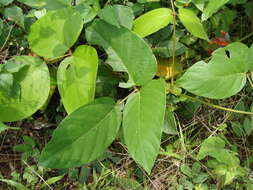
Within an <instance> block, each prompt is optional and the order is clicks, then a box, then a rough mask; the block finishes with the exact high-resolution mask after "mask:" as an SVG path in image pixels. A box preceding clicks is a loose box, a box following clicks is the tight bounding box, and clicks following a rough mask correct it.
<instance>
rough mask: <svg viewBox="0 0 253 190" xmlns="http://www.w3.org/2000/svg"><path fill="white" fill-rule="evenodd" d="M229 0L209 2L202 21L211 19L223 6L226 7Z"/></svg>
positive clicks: (212, 0)
mask: <svg viewBox="0 0 253 190" xmlns="http://www.w3.org/2000/svg"><path fill="white" fill-rule="evenodd" d="M228 1H229V0H211V1H208V4H207V6H206V8H205V9H204V11H203V14H202V17H201V20H202V21H205V20H207V19H208V18H210V17H211V16H212V15H213V14H214V13H216V12H217V11H218V10H219V9H220V8H221V7H222V6H223V5H225V4H226V3H227V2H228Z"/></svg>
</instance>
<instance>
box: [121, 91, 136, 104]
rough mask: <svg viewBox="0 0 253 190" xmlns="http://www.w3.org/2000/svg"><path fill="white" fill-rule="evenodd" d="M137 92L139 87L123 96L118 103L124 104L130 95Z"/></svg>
mask: <svg viewBox="0 0 253 190" xmlns="http://www.w3.org/2000/svg"><path fill="white" fill-rule="evenodd" d="M135 92H138V89H137V88H134V90H133V91H132V92H131V93H130V94H128V95H127V96H126V97H125V98H123V99H122V100H121V101H120V102H119V103H118V104H122V103H123V102H125V101H126V100H127V99H128V98H129V96H131V95H132V94H134V93H135Z"/></svg>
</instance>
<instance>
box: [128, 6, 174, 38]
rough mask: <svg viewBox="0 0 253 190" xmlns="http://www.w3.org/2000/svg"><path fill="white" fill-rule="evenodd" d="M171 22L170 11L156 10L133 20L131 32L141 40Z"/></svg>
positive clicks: (164, 9)
mask: <svg viewBox="0 0 253 190" xmlns="http://www.w3.org/2000/svg"><path fill="white" fill-rule="evenodd" d="M172 20H173V16H172V11H171V10H170V9H168V8H158V9H154V10H152V11H149V12H147V13H145V14H143V15H141V16H140V17H138V18H137V19H135V20H134V25H133V31H134V32H135V33H136V34H138V35H139V36H141V37H142V38H144V37H146V36H148V35H150V34H153V33H155V32H157V31H158V30H160V29H162V28H164V27H165V26H167V25H168V24H169V23H171V22H172Z"/></svg>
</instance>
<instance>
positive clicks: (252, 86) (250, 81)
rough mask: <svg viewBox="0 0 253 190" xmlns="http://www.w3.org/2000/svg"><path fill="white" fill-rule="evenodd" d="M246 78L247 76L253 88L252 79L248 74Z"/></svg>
mask: <svg viewBox="0 0 253 190" xmlns="http://www.w3.org/2000/svg"><path fill="white" fill-rule="evenodd" d="M246 76H247V79H248V81H249V83H250V86H251V87H252V88H253V83H252V79H251V77H250V76H249V75H248V74H246Z"/></svg>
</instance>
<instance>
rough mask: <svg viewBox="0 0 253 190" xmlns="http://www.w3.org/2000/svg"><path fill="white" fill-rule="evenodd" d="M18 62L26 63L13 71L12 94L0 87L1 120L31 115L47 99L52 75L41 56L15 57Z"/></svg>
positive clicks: (15, 119) (19, 118) (17, 118)
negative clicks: (50, 75) (6, 92)
mask: <svg viewBox="0 0 253 190" xmlns="http://www.w3.org/2000/svg"><path fill="white" fill-rule="evenodd" d="M13 60H15V61H16V62H17V63H21V64H25V66H24V67H22V69H20V70H19V71H18V72H16V73H13V76H14V84H15V85H13V89H12V94H11V96H6V95H5V92H4V91H2V90H1V89H0V121H8V122H10V121H17V120H21V119H24V118H26V117H29V116H31V115H32V114H33V113H34V112H36V111H37V110H38V109H39V108H40V107H41V106H42V105H43V104H44V103H45V101H46V100H47V97H48V94H49V90H50V77H49V71H48V68H47V65H46V64H45V63H43V61H42V60H41V59H39V58H35V57H29V56H17V57H14V58H13Z"/></svg>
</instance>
